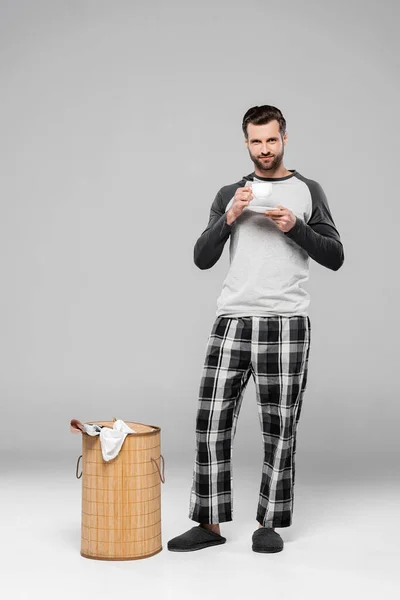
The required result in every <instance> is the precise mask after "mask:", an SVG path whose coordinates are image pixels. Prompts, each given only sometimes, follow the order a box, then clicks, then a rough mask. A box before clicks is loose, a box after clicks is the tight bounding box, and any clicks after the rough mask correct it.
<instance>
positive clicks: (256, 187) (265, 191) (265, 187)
mask: <svg viewBox="0 0 400 600" xmlns="http://www.w3.org/2000/svg"><path fill="white" fill-rule="evenodd" d="M251 189H252V191H253V197H254V198H256V199H257V200H264V199H265V198H268V196H270V195H271V192H272V183H271V182H269V181H253V183H252V184H251Z"/></svg>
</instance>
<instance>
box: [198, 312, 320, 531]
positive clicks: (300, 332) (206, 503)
mask: <svg viewBox="0 0 400 600" xmlns="http://www.w3.org/2000/svg"><path fill="white" fill-rule="evenodd" d="M310 334H311V322H310V319H309V317H308V316H303V315H294V316H288V317H286V316H282V315H276V316H270V317H256V316H249V317H228V316H218V317H217V318H216V319H215V321H214V324H213V327H212V330H211V334H210V336H209V339H208V344H207V349H206V357H205V364H204V367H203V374H202V378H201V383H200V394H199V401H198V409H197V416H196V456H195V461H194V469H193V481H192V488H191V491H190V504H189V518H190V519H192V520H193V521H196V522H198V523H221V522H224V521H232V514H233V478H232V463H231V458H232V444H233V439H234V437H235V431H236V426H237V420H238V416H239V411H240V407H241V403H242V399H243V393H244V390H245V387H246V385H247V382H248V380H249V377H250V374H251V375H252V376H253V379H254V383H255V387H256V395H257V408H258V415H259V420H260V425H261V433H262V438H263V446H264V461H263V466H262V476H261V487H260V492H259V499H258V507H257V514H256V520H257V521H258V522H259V523H260V524H261V525H263V526H264V527H289V526H290V525H291V524H292V515H293V505H294V480H295V460H294V459H295V452H296V430H297V424H298V421H299V418H300V411H301V406H302V400H303V394H304V391H305V388H306V383H307V370H308V356H309V350H310V340H311V336H310Z"/></svg>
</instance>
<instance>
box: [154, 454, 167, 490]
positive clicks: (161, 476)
mask: <svg viewBox="0 0 400 600" xmlns="http://www.w3.org/2000/svg"><path fill="white" fill-rule="evenodd" d="M158 458H162V475H161V471H160V468H159V466H158V464H157V462H156V459H155V458H152V459H151V460H152V461H153V462H154V464H155V465H156V467H157V471H158V474H159V475H160V479H161V481H162V482H163V483H165V474H164V471H165V461H164V457H163V455H162V454H160V456H159V457H158Z"/></svg>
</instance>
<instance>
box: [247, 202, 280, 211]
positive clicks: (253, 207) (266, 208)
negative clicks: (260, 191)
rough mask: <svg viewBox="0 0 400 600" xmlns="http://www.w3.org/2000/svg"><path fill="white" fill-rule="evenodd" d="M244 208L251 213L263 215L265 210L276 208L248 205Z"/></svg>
mask: <svg viewBox="0 0 400 600" xmlns="http://www.w3.org/2000/svg"><path fill="white" fill-rule="evenodd" d="M246 208H248V209H249V210H252V211H253V212H258V213H264V212H265V211H266V210H274V209H275V208H276V206H251V203H250V204H249V205H248V206H246Z"/></svg>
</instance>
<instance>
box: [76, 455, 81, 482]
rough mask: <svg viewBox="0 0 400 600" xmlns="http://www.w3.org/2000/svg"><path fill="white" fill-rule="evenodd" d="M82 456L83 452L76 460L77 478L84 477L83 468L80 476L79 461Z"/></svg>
mask: <svg viewBox="0 0 400 600" xmlns="http://www.w3.org/2000/svg"><path fill="white" fill-rule="evenodd" d="M81 458H82V454H81V455H80V456H78V460H77V462H76V472H75V475H76V478H77V479H80V478H81V477H82V469H81V474H80V475H79V476H78V468H79V461H80V460H81Z"/></svg>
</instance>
